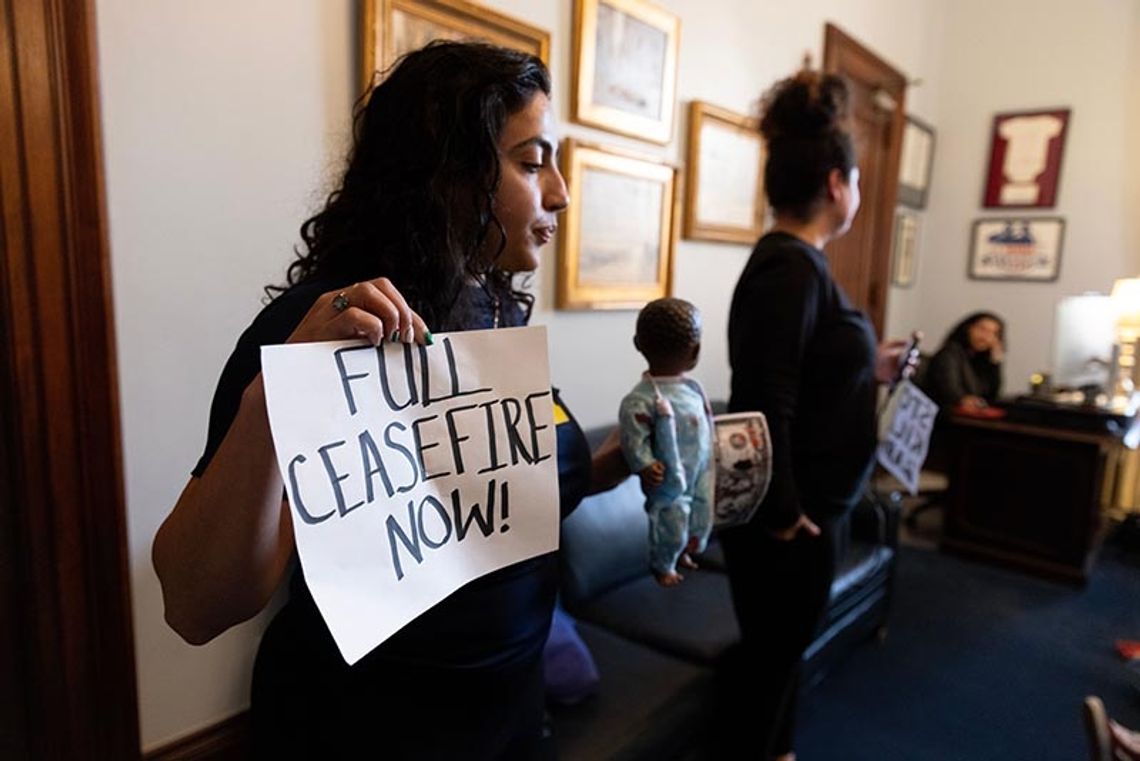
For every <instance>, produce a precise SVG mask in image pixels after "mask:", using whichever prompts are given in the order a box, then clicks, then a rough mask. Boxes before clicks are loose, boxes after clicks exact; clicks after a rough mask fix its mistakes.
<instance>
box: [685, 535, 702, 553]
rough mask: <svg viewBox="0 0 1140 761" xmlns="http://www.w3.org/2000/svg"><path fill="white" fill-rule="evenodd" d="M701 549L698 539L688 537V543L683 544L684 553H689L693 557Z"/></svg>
mask: <svg viewBox="0 0 1140 761" xmlns="http://www.w3.org/2000/svg"><path fill="white" fill-rule="evenodd" d="M700 549H701V540H700V537H696V536H690V537H689V541H688V542H686V543H685V552H691V553H693V554H694V555H695V554H697V552H699V551H700Z"/></svg>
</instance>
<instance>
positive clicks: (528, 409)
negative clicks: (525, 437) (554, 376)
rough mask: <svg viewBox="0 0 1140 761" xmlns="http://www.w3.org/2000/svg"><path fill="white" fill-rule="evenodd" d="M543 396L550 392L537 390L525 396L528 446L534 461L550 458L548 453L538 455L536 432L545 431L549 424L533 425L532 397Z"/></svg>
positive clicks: (538, 397)
mask: <svg viewBox="0 0 1140 761" xmlns="http://www.w3.org/2000/svg"><path fill="white" fill-rule="evenodd" d="M544 396H550V392H549V391H538V392H535V393H533V394H527V397H526V419H527V420H528V421H529V422H530V447H531V451H532V452H533V453H534V461H535V462H536V463H539V462H542V461H543V460H549V459H550V455H549V454H541V455H540V454H539V453H538V432H539V431H545V430H546V429H547V428H549V427H550V426H548V425H535V420H534V404H533V400H534V399H541V398H542V397H544Z"/></svg>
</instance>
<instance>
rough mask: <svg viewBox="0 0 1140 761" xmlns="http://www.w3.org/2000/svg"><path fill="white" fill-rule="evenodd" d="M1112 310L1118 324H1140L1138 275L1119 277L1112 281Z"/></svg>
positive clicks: (1130, 325) (1123, 325) (1122, 325)
mask: <svg viewBox="0 0 1140 761" xmlns="http://www.w3.org/2000/svg"><path fill="white" fill-rule="evenodd" d="M1112 311H1113V313H1114V314H1115V315H1116V324H1117V325H1118V326H1121V327H1125V326H1127V327H1138V326H1140V277H1130V278H1121V279H1120V280H1117V281H1116V282H1115V283H1113V285H1112Z"/></svg>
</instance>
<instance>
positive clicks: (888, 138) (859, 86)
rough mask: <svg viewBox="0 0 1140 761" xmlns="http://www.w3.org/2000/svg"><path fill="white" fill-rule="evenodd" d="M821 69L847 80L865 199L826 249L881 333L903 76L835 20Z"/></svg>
mask: <svg viewBox="0 0 1140 761" xmlns="http://www.w3.org/2000/svg"><path fill="white" fill-rule="evenodd" d="M823 69H824V71H826V72H828V73H830V74H840V75H842V76H843V77H845V78H846V79H847V80H848V82H849V83H850V85H851V90H852V96H853V98H854V103H853V108H852V129H853V132H854V139H855V143H856V147H857V150H858V153H859V157H858V158H859V167H860V173H861V175H862V181H861V182H860V185H861V187H862V190H863V205H862V208H861V210H860V211H859V214H858V215H857V216H856V217H855V221H854V223H853V224H852V225H851V230H850V231H849V232H848V233H847V235H844V236H842V237H840V238H838V239H836V240H834V241H832V242H831V243H829V244H828V246H827V250H826V253H827V255H828V259H829V260H830V262H831V264H832V270H833V272H834V274H835V279H836V281H837V282H838V283H839V284H840V285H841V286H843V288H844V290H845V291H846V292H847V295H848V296H850V297H851V300H852V302H853V303H854V304H855V305H856V306H857V307H859V308H860V309H863V310H865V311H866V312H867V315H868V316H869V317H870V318H871V322H872V324H873V325H874V326H875V331H876V332H877V333H878V334H879V336H880V337H882V335H883V328H884V325H885V321H886V309H887V294H888V293H889V290H890V289H889V288H888V285H889V283H890V265H891V235H892V231H893V228H894V216H895V200H896V198H897V196H898V175H899V159H900V155H901V153H902V133H903V125H904V123H905V119H906V77H904V76H903V75H902V73H900V72H899V71H898V70H897V69H895V68H894V67H893V66H891V65H890V64H889V63H887V62H886V61H884V60H883V59H882V58H880V57H879V56H877V55H875V54H874V53H873V52H871V50H869V49H868V48H866V47H864V46H863V45H861V44H860V43H859V42H858V41H857V40H855V39H854V38H853V37H851V36H850V35H848V34H846V33H845V32H844V31H843V30H841V29H840V28H839V27H837V26H835V25H834V24H827V26H826V28H825V31H824V43H823ZM876 91H881V92H882V93H883V94H885V95H888V96H889V97H890V98H891V99H892V100H893V101H894V104H893V108H891V109H889V110H887V109H884V108H883V107H882V105H883V104H880V103H879V102H878V99H877V98H876V97H875V93H876ZM884 103H885V102H884Z"/></svg>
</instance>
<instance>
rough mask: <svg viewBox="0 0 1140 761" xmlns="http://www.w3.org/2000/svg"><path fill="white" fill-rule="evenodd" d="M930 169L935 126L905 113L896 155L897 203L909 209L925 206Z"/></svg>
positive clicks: (928, 192)
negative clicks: (899, 145) (897, 170)
mask: <svg viewBox="0 0 1140 761" xmlns="http://www.w3.org/2000/svg"><path fill="white" fill-rule="evenodd" d="M933 168H934V128H933V127H931V126H930V125H928V124H925V123H923V122H921V121H919V120H918V119H915V118H914V117H913V116H908V117H907V118H906V126H905V127H904V128H903V140H902V155H901V156H900V157H899V203H901V204H903V205H904V206H909V207H910V208H912V209H925V208H926V200H927V197H928V196H929V194H930V176H931V173H932V170H933Z"/></svg>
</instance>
